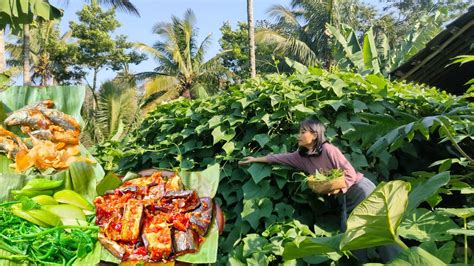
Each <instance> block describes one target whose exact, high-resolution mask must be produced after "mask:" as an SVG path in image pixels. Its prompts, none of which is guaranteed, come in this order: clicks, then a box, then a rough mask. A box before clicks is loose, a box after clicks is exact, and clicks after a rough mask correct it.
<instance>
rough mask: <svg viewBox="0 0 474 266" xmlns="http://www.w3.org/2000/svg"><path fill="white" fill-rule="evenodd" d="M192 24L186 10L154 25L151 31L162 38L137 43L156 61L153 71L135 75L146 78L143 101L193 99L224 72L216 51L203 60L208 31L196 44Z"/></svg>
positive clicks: (193, 22) (148, 102) (156, 101)
mask: <svg viewBox="0 0 474 266" xmlns="http://www.w3.org/2000/svg"><path fill="white" fill-rule="evenodd" d="M195 24H196V18H195V16H194V13H193V11H192V10H190V9H188V10H186V12H185V14H184V18H183V19H180V18H178V17H175V16H172V17H171V22H169V23H164V22H162V23H158V24H156V25H155V26H154V28H153V32H154V33H156V34H157V35H158V36H160V37H161V38H162V40H160V41H158V42H156V43H155V44H154V45H153V46H152V47H150V46H148V45H146V44H143V43H139V44H137V48H138V49H140V50H142V51H144V52H146V53H149V54H150V55H151V56H153V57H154V58H155V59H156V61H157V62H158V66H157V67H156V68H155V69H154V70H153V71H151V72H143V73H139V74H138V76H139V78H141V79H146V82H145V98H147V99H146V104H151V103H153V104H157V103H159V102H161V101H163V100H168V99H173V98H176V97H179V96H183V97H186V98H195V97H197V96H200V95H201V96H202V95H206V94H207V92H209V91H208V90H206V89H205V88H204V87H205V85H206V84H209V81H216V80H218V79H219V78H222V75H225V73H226V69H225V68H224V67H223V66H221V65H220V64H219V62H218V60H217V59H218V58H219V56H220V54H219V55H217V56H215V57H213V58H212V59H210V60H208V61H204V54H205V52H206V50H207V48H208V46H209V44H210V38H211V34H209V35H207V36H206V37H205V38H204V40H203V41H202V42H201V43H200V44H199V43H198V41H197V28H196V26H195ZM225 52H227V51H224V52H222V53H225ZM222 53H221V54H222Z"/></svg>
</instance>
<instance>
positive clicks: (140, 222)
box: [94, 172, 213, 263]
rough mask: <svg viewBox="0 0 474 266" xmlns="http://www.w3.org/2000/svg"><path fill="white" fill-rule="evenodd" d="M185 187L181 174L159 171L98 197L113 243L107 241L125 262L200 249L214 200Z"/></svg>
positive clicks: (100, 221)
mask: <svg viewBox="0 0 474 266" xmlns="http://www.w3.org/2000/svg"><path fill="white" fill-rule="evenodd" d="M163 173H165V174H164V175H163ZM183 189H184V187H183V184H182V183H181V178H180V177H179V176H177V175H176V174H174V173H173V174H170V173H169V172H154V173H153V174H152V175H151V176H149V177H148V176H147V177H140V178H136V179H132V180H129V181H126V182H124V183H123V184H122V185H121V186H120V187H118V188H116V189H115V190H113V191H111V192H107V193H106V194H105V195H104V196H100V197H97V198H96V199H95V200H94V204H95V206H96V224H97V225H98V226H99V227H100V233H101V234H102V235H103V236H104V237H105V238H106V239H107V240H108V241H109V242H104V241H101V243H103V244H104V243H105V244H104V246H105V248H107V249H109V250H110V251H111V252H112V253H113V254H115V256H116V257H118V258H120V259H121V260H122V261H133V260H135V261H143V262H145V263H146V262H159V261H161V262H167V261H172V260H174V259H175V257H176V256H179V255H183V254H186V253H195V252H197V251H198V250H199V246H200V244H201V243H202V242H203V241H204V237H203V236H204V235H205V234H206V232H207V230H208V228H209V225H210V223H211V219H212V211H213V204H212V201H211V199H210V198H199V196H198V195H197V193H196V191H193V190H183ZM110 241H112V242H113V243H115V244H112V243H111V242H110ZM117 245H118V246H117ZM118 247H120V248H118ZM111 249H113V250H111Z"/></svg>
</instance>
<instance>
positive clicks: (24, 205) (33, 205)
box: [17, 195, 40, 211]
mask: <svg viewBox="0 0 474 266" xmlns="http://www.w3.org/2000/svg"><path fill="white" fill-rule="evenodd" d="M17 200H19V201H20V202H21V209H22V210H24V211H28V210H32V209H39V208H40V205H39V204H38V203H37V202H36V201H34V200H32V199H30V198H28V197H26V196H21V195H20V196H18V197H17Z"/></svg>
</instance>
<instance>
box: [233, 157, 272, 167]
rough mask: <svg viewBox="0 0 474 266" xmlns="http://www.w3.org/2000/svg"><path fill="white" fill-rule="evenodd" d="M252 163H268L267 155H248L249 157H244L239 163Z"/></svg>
mask: <svg viewBox="0 0 474 266" xmlns="http://www.w3.org/2000/svg"><path fill="white" fill-rule="evenodd" d="M250 163H268V160H267V156H262V157H253V156H247V157H244V159H243V160H242V161H239V165H247V164H250Z"/></svg>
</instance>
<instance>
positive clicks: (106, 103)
mask: <svg viewBox="0 0 474 266" xmlns="http://www.w3.org/2000/svg"><path fill="white" fill-rule="evenodd" d="M136 110H137V105H136V93H135V90H134V89H133V88H129V87H126V86H122V84H117V83H115V82H113V81H107V82H105V83H103V84H102V86H101V88H100V90H99V101H98V109H97V115H96V122H97V126H98V128H99V129H100V131H101V132H102V135H103V136H104V137H105V138H111V137H112V136H114V135H115V133H116V132H117V131H118V130H119V128H120V127H121V126H122V127H123V126H127V125H129V124H130V122H131V121H132V119H133V118H134V114H135V112H136Z"/></svg>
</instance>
